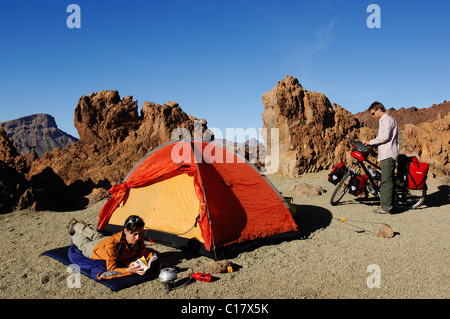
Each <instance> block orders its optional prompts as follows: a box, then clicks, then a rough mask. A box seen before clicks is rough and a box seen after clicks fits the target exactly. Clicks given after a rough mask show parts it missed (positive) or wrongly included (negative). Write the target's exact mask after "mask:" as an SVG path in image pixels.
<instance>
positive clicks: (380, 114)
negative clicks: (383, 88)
mask: <svg viewBox="0 0 450 319" xmlns="http://www.w3.org/2000/svg"><path fill="white" fill-rule="evenodd" d="M369 112H370V114H371V115H372V117H374V118H375V119H377V120H378V122H379V128H378V136H377V137H376V138H374V139H373V140H370V141H363V144H364V145H373V146H377V147H378V161H379V162H380V165H381V184H380V206H381V207H380V208H379V209H376V210H374V212H375V213H378V214H389V213H392V209H393V197H394V170H395V164H396V162H397V160H398V128H397V122H396V121H395V120H394V118H393V117H392V116H390V115H389V114H387V113H386V109H385V108H384V105H383V104H381V103H380V102H373V103H372V105H371V106H370V107H369Z"/></svg>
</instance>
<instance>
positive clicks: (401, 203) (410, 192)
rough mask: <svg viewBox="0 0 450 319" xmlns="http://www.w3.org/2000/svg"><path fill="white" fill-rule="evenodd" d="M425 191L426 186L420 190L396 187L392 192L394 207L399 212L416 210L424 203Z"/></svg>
mask: <svg viewBox="0 0 450 319" xmlns="http://www.w3.org/2000/svg"><path fill="white" fill-rule="evenodd" d="M427 189H428V188H427V184H425V185H424V186H423V188H422V189H408V188H401V187H396V188H395V192H394V203H395V204H394V205H395V206H396V207H397V208H399V209H401V210H409V209H414V208H417V207H419V206H420V205H422V204H423V202H424V201H425V196H426V195H427Z"/></svg>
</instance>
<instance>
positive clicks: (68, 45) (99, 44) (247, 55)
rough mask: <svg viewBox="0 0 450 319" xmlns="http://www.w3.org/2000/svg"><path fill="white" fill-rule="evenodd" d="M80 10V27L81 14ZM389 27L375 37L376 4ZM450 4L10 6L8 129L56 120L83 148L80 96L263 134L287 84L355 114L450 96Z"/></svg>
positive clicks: (2, 97) (331, 0) (5, 94)
mask: <svg viewBox="0 0 450 319" xmlns="http://www.w3.org/2000/svg"><path fill="white" fill-rule="evenodd" d="M72 3H74V4H78V5H79V7H80V9H81V28H73V29H70V28H68V27H67V25H66V20H67V18H68V17H69V15H70V14H71V13H70V12H69V13H68V12H66V9H67V7H68V5H69V4H72ZM371 3H374V4H377V5H379V7H380V10H381V11H380V12H381V15H380V17H381V28H373V29H370V28H368V26H367V24H366V20H367V18H368V17H369V15H370V14H371V12H369V13H368V12H366V9H367V7H368V5H369V4H371ZM449 12H450V1H447V0H430V1H414V0H413V1H406V0H389V1H378V0H371V1H363V0H302V1H293V0H291V1H279V0H277V1H264V0H255V1H250V0H241V1H234V0H227V1H195V0H192V1H145V0H130V1H115V0H109V1H106V0H104V1H100V0H89V1H85V0H70V1H63V0H42V1H31V0H27V1H25V0H24V1H17V0H0V122H1V121H6V120H11V119H15V118H18V117H21V116H25V115H29V114H34V113H48V114H51V115H53V116H54V117H55V119H56V122H57V124H58V126H59V128H61V129H62V130H64V131H66V132H68V133H69V134H72V135H74V136H76V137H78V134H77V131H76V129H75V128H74V125H73V118H74V109H75V106H76V105H77V102H78V99H79V98H80V97H81V96H82V95H89V94H90V93H92V92H98V91H100V90H118V91H119V93H120V95H121V97H122V98H123V97H125V96H128V95H133V97H134V99H136V100H138V102H139V103H138V104H139V108H141V107H142V104H143V103H144V102H145V101H153V102H155V103H159V104H163V103H166V102H167V101H176V102H178V103H179V104H180V106H181V108H182V109H183V110H184V111H185V112H186V113H188V114H191V115H193V116H196V117H198V118H205V119H207V121H208V126H209V127H214V128H218V129H219V130H220V131H221V132H222V133H223V134H224V135H225V132H226V128H235V129H236V128H243V129H244V130H245V129H249V128H256V129H258V128H260V127H262V119H261V113H262V112H263V111H264V106H263V104H262V102H261V97H262V95H263V94H264V92H266V91H269V90H271V89H272V88H273V87H275V85H276V84H277V81H280V80H282V79H283V78H284V77H285V76H286V75H292V76H294V77H297V78H298V79H299V81H300V83H301V84H302V86H303V87H304V88H305V89H307V90H309V91H317V92H322V93H324V94H325V95H326V96H327V97H328V98H329V99H330V101H331V102H336V103H338V104H340V105H341V106H343V107H345V108H346V109H348V110H349V111H351V112H352V113H357V112H359V111H363V110H366V109H367V107H368V106H369V105H370V103H371V102H373V101H374V100H379V101H381V102H383V103H384V104H385V105H386V106H387V107H395V108H397V109H398V108H401V107H410V106H416V107H419V108H422V107H429V106H431V105H433V104H435V103H436V104H437V103H441V102H442V101H444V100H449V99H450V90H449V88H450V86H449V74H450V62H449V60H450V59H449V57H450V26H449V24H448V16H449Z"/></svg>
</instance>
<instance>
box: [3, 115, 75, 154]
mask: <svg viewBox="0 0 450 319" xmlns="http://www.w3.org/2000/svg"><path fill="white" fill-rule="evenodd" d="M0 125H1V126H2V127H3V129H4V130H5V132H6V134H7V136H8V137H9V138H10V139H12V141H13V143H14V146H15V148H16V150H17V152H18V153H19V154H21V155H23V156H25V155H27V154H29V153H30V152H31V151H32V150H34V151H35V152H36V154H37V156H38V157H41V156H42V155H43V154H44V153H46V152H48V151H51V150H53V149H55V148H65V147H67V146H68V145H69V144H71V143H74V142H76V141H78V139H77V138H75V137H73V136H72V135H70V134H68V133H66V132H64V131H62V130H60V129H59V128H58V126H57V125H56V121H55V118H54V117H53V116H51V115H49V114H42V113H41V114H32V115H28V116H24V117H21V118H18V119H15V120H11V121H5V122H1V123H0Z"/></svg>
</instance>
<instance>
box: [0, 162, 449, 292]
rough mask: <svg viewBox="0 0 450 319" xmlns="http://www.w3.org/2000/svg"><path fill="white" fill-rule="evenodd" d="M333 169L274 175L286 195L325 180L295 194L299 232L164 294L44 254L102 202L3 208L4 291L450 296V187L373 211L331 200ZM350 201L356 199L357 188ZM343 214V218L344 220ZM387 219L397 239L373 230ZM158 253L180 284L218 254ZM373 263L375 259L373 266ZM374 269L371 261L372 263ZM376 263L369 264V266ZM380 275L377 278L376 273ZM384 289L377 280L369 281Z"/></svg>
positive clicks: (155, 285) (154, 284)
mask: <svg viewBox="0 0 450 319" xmlns="http://www.w3.org/2000/svg"><path fill="white" fill-rule="evenodd" d="M327 173H328V172H325V171H324V172H320V173H314V174H307V175H305V176H303V177H301V178H296V179H293V178H285V177H280V176H269V178H270V179H271V181H272V182H273V184H274V185H275V186H276V187H277V188H278V189H279V190H280V191H281V192H282V193H283V195H285V196H293V194H292V192H291V190H290V189H291V187H292V186H293V185H295V184H296V183H300V182H302V183H309V184H312V185H320V186H321V187H322V188H323V189H324V190H326V193H324V194H322V195H320V196H316V197H312V198H308V197H303V198H302V197H299V196H295V195H294V196H293V197H294V203H295V205H296V207H297V211H298V212H297V215H296V220H297V221H298V224H299V227H300V229H301V230H302V232H303V234H305V238H304V239H301V240H293V241H286V242H282V243H279V244H275V245H266V246H263V247H259V248H257V249H254V250H252V251H247V252H243V253H241V254H240V255H239V256H237V257H236V258H234V259H232V260H230V261H231V262H232V263H234V264H235V265H238V267H237V269H236V271H234V272H233V273H223V274H217V275H215V277H216V280H215V281H214V282H211V283H205V282H193V283H191V284H189V285H186V286H185V287H183V288H180V289H176V290H173V291H170V293H168V294H166V291H165V289H164V287H163V285H162V284H161V283H160V282H159V281H158V280H157V279H155V280H153V281H149V282H145V283H143V284H141V285H138V286H134V287H130V288H127V289H124V290H121V291H118V292H112V291H111V290H110V289H109V288H107V287H105V286H103V285H101V284H98V283H95V282H94V281H93V280H90V279H88V278H86V277H84V276H81V287H80V288H69V287H68V286H67V278H68V276H69V273H68V272H67V269H66V266H64V265H62V264H61V263H59V262H57V261H55V260H53V259H51V258H49V257H46V256H40V254H41V253H42V252H43V251H45V250H49V249H53V248H58V247H62V246H65V245H68V244H69V243H70V238H69V236H68V234H67V231H66V229H65V225H66V223H67V222H68V220H69V219H70V218H71V217H75V218H77V219H82V220H85V221H88V222H90V223H93V224H95V225H96V224H97V215H98V212H99V210H100V208H101V207H102V205H103V204H104V201H103V202H99V203H97V204H95V205H93V206H91V207H89V208H87V209H85V210H80V211H74V212H63V213H61V212H53V211H42V212H33V211H28V210H24V211H16V212H13V213H10V214H6V215H1V216H0V238H1V245H0V249H1V251H0V266H1V271H0V297H1V298H2V299H18V298H22V299H35V298H44V299H47V298H49V299H129V298H132V299H224V298H230V299H255V298H258V299H260V298H263V299H337V298H339V299H341V298H345V299H388V298H389V299H392V298H394V299H412V298H414V299H447V298H449V297H450V283H449V278H450V272H449V264H450V259H449V250H448V248H449V239H450V224H449V220H450V219H449V207H450V198H449V194H450V191H449V189H450V187H449V186H448V184H447V185H445V183H444V179H429V180H428V185H429V190H428V194H429V195H428V197H427V200H426V202H425V204H424V205H423V206H421V207H419V209H416V210H413V211H408V212H404V213H402V214H397V215H376V214H374V213H372V209H373V207H374V205H375V203H374V202H371V201H369V202H358V201H355V200H351V201H348V202H346V204H345V205H340V206H336V207H333V206H331V205H330V204H329V199H330V195H331V192H332V190H333V187H334V186H333V185H332V184H330V183H329V182H327V180H326V176H327ZM346 196H348V199H353V197H351V196H350V195H346ZM342 217H345V218H346V221H345V222H340V221H339V220H340V219H341V218H342ZM382 223H387V224H389V225H390V226H391V227H392V229H393V230H394V232H396V235H395V236H394V237H393V238H379V237H376V232H377V231H378V229H379V227H380V226H381V224H382ZM153 248H154V249H156V250H157V251H158V252H159V257H160V260H161V261H167V262H170V263H172V264H174V265H175V266H176V267H177V269H178V280H179V281H178V283H181V282H183V280H185V279H186V278H187V275H188V273H189V272H190V271H191V269H192V268H193V269H194V270H195V271H196V272H206V268H205V265H206V263H208V262H209V261H211V259H208V258H206V257H202V256H196V255H192V254H189V253H185V252H181V251H178V250H176V249H173V248H169V247H165V246H162V245H159V244H153ZM370 265H375V266H370ZM368 267H369V268H368ZM370 267H372V268H370ZM376 276H378V277H376ZM374 285H375V286H377V285H378V287H370V286H374Z"/></svg>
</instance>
